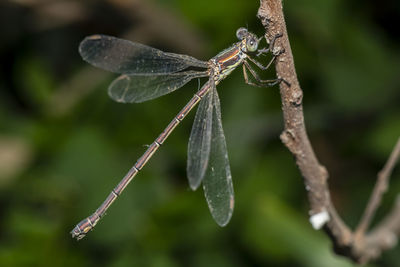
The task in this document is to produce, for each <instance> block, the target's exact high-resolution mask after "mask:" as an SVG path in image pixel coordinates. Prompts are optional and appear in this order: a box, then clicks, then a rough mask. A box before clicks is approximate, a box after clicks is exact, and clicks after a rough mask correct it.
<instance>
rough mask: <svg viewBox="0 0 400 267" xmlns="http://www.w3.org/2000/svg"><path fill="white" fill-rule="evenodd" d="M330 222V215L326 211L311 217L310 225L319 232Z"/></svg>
mask: <svg viewBox="0 0 400 267" xmlns="http://www.w3.org/2000/svg"><path fill="white" fill-rule="evenodd" d="M329 220H330V217H329V213H328V212H327V211H326V210H324V211H321V212H319V213H317V214H314V215H312V216H311V217H310V223H311V225H312V227H313V228H314V229H315V230H319V229H321V228H322V226H324V225H325V224H326V223H327V222H328V221H329Z"/></svg>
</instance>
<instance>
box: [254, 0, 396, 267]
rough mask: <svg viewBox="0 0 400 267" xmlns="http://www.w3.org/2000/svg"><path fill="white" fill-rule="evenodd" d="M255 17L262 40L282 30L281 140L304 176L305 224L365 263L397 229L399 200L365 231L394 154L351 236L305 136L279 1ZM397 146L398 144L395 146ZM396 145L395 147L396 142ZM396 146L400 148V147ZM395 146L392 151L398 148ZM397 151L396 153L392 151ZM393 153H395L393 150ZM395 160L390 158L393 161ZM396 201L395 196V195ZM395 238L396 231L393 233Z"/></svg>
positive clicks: (264, 2) (264, 0)
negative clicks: (262, 29) (307, 220)
mask: <svg viewBox="0 0 400 267" xmlns="http://www.w3.org/2000/svg"><path fill="white" fill-rule="evenodd" d="M258 17H259V18H260V20H261V22H262V24H263V25H264V27H265V30H266V39H267V40H268V41H271V40H272V39H273V38H274V36H277V35H278V34H282V37H281V38H278V39H277V40H276V43H275V48H276V49H284V51H285V52H284V53H283V54H281V55H279V56H278V58H277V60H276V65H275V68H276V73H277V76H278V78H283V79H284V80H285V81H287V82H288V83H289V84H290V86H289V85H288V84H287V83H284V82H282V83H280V94H281V100H282V110H283V117H284V131H283V132H282V134H281V136H280V138H281V140H282V142H283V143H284V144H285V146H286V147H287V148H288V149H289V150H290V152H291V153H292V154H293V155H294V157H295V160H296V164H297V166H298V167H299V169H300V172H301V174H302V176H303V178H304V183H305V188H306V190H307V192H308V199H309V202H310V206H311V209H310V222H311V223H312V225H313V227H314V228H315V229H320V228H322V227H323V229H324V231H325V232H326V233H327V234H328V236H329V237H330V238H331V240H332V243H333V245H334V250H335V252H336V253H337V254H340V255H344V256H347V257H349V258H351V259H353V260H354V261H356V262H367V261H369V260H371V259H373V258H376V257H377V256H379V255H380V252H381V251H382V250H384V249H388V248H390V247H393V246H394V244H395V242H394V241H395V240H396V239H395V238H393V235H394V234H398V232H399V230H400V200H399V201H397V205H396V206H395V208H394V209H393V211H392V212H391V213H390V214H389V215H388V216H387V218H386V219H384V220H383V222H382V223H381V224H380V225H379V226H378V227H377V228H376V230H374V231H373V232H371V234H369V235H365V230H366V229H367V227H368V225H369V222H370V220H371V218H372V217H373V214H374V212H375V210H376V208H377V206H378V205H379V202H380V199H381V196H382V194H383V192H384V191H385V190H386V185H387V180H388V178H387V177H388V176H389V175H390V173H391V170H392V169H393V166H394V162H395V161H396V157H398V156H393V154H392V156H391V159H389V161H388V164H387V165H386V166H385V168H384V169H383V170H382V172H381V173H380V175H379V177H382V178H379V179H378V182H377V187H379V188H375V190H374V193H373V196H372V198H371V202H372V203H371V202H370V204H369V205H368V208H367V209H366V214H365V215H364V217H363V218H364V219H363V220H362V223H360V227H359V228H358V229H360V230H359V232H358V233H359V235H357V236H356V235H355V234H354V233H353V232H352V231H351V230H350V229H349V227H348V226H347V225H346V224H345V223H344V222H343V221H342V219H341V218H340V216H339V215H338V213H337V212H336V210H335V207H334V205H333V203H332V200H331V197H330V193H329V187H328V182H327V180H328V172H327V170H326V168H325V167H324V166H322V165H321V164H320V163H319V161H318V159H317V157H316V156H315V153H314V151H313V148H312V146H311V143H310V141H309V139H308V136H307V132H306V128H305V123H304V115H303V105H302V100H303V91H302V90H301V88H300V84H299V81H298V79H297V74H296V70H295V67H294V60H293V55H292V51H291V48H290V43H289V39H288V35H287V30H286V23H285V20H284V16H283V10H282V1H281V0H260V8H259V10H258ZM398 146H400V145H398ZM396 147H397V146H396ZM399 149H400V148H399ZM399 149H395V151H397V150H399ZM394 154H395V155H396V152H394ZM397 154H398V152H397ZM393 158H394V159H393ZM399 199H400V198H399ZM356 237H357V238H356ZM394 237H396V235H394Z"/></svg>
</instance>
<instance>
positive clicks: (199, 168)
mask: <svg viewBox="0 0 400 267" xmlns="http://www.w3.org/2000/svg"><path fill="white" fill-rule="evenodd" d="M211 84H212V85H211ZM204 86H214V87H215V84H214V81H213V80H209V82H208V83H207V84H205V85H204ZM212 90H214V89H211V91H212ZM212 111H213V104H212V93H210V92H209V93H208V94H207V95H205V96H204V97H203V99H202V100H201V102H200V105H199V108H198V109H197V112H196V117H195V118H194V122H193V126H192V132H191V133H190V138H189V145H188V163H187V176H188V179H189V185H190V187H191V188H192V189H193V190H196V189H197V188H198V187H199V185H200V183H201V181H202V180H203V177H204V174H205V172H206V169H207V165H208V158H209V155H210V143H211V123H212Z"/></svg>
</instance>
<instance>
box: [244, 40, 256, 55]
mask: <svg viewBox="0 0 400 267" xmlns="http://www.w3.org/2000/svg"><path fill="white" fill-rule="evenodd" d="M246 46H247V51H249V52H254V51H256V50H257V48H258V40H256V39H254V38H250V39H249V40H248V41H247V45H246Z"/></svg>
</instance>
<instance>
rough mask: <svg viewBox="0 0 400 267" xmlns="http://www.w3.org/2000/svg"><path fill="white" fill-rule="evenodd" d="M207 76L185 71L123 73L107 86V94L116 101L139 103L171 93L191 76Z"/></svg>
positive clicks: (191, 77) (203, 73)
mask: <svg viewBox="0 0 400 267" xmlns="http://www.w3.org/2000/svg"><path fill="white" fill-rule="evenodd" d="M205 76H208V74H207V72H195V71H185V72H178V73H169V74H164V75H154V76H147V75H146V76H138V75H126V74H123V75H121V76H119V77H118V78H117V79H115V80H114V81H113V82H112V83H111V84H110V86H109V87H108V95H109V96H110V97H111V98H112V99H114V100H115V101H117V102H122V103H140V102H144V101H147V100H150V99H154V98H157V97H160V96H162V95H165V94H168V93H171V92H173V91H175V90H176V89H178V88H180V87H182V86H184V85H185V84H186V83H187V82H189V81H190V80H191V79H193V78H200V77H205Z"/></svg>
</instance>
